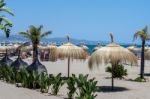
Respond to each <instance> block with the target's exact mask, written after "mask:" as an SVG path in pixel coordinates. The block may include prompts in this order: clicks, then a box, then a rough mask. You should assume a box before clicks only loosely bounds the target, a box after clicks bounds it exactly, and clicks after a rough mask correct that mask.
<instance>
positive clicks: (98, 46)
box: [93, 43, 102, 52]
mask: <svg viewBox="0 0 150 99" xmlns="http://www.w3.org/2000/svg"><path fill="white" fill-rule="evenodd" d="M101 47H102V46H101V45H100V43H97V45H96V47H94V48H93V52H95V51H96V50H98V49H100V48H101Z"/></svg>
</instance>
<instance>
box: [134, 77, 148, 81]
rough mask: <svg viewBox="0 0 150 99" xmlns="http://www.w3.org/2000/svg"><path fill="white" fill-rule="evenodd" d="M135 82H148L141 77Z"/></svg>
mask: <svg viewBox="0 0 150 99" xmlns="http://www.w3.org/2000/svg"><path fill="white" fill-rule="evenodd" d="M133 81H136V82H146V78H143V79H141V77H137V78H136V79H134V80H133Z"/></svg>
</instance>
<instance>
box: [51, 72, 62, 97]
mask: <svg viewBox="0 0 150 99" xmlns="http://www.w3.org/2000/svg"><path fill="white" fill-rule="evenodd" d="M61 75H62V74H61V73H59V74H58V75H56V76H54V75H53V76H51V78H50V79H51V80H52V88H51V91H52V94H53V95H57V94H58V92H59V90H60V88H61V87H62V86H63V85H64V81H63V79H62V77H61Z"/></svg>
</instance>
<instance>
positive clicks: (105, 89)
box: [0, 59, 150, 99]
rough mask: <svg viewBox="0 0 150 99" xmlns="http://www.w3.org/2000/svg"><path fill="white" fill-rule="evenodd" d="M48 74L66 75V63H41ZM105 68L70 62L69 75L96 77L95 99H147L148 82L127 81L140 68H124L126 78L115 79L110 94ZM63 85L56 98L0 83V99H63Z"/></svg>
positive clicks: (109, 81)
mask: <svg viewBox="0 0 150 99" xmlns="http://www.w3.org/2000/svg"><path fill="white" fill-rule="evenodd" d="M25 61H26V62H28V63H29V64H30V63H31V60H30V59H27V60H25ZM42 63H43V64H44V65H45V66H46V68H47V70H48V73H50V74H58V73H60V72H61V73H62V74H63V76H66V75H67V61H66V60H58V61H57V62H42ZM149 64H150V61H146V66H145V73H147V76H145V77H146V78H147V79H150V76H148V74H150V67H149ZM105 67H106V66H103V65H102V66H99V68H95V69H94V70H92V71H90V70H89V69H88V65H87V60H86V61H85V62H83V61H76V60H74V61H73V62H71V69H70V70H71V73H74V74H76V75H78V74H80V73H82V74H89V77H90V78H91V77H96V80H97V81H98V84H97V86H98V87H100V89H101V91H100V90H98V91H97V92H96V93H97V95H98V96H97V97H96V99H149V97H150V94H149V91H150V80H149V81H148V82H143V83H139V82H132V81H129V79H134V78H136V77H137V76H138V73H139V70H140V66H132V67H131V66H125V68H126V69H127V70H128V76H127V77H126V78H125V79H123V80H119V79H115V87H116V88H117V90H116V91H114V92H111V91H109V88H111V87H110V86H111V80H110V78H109V77H110V74H109V73H107V72H105ZM65 87H66V85H64V86H63V87H62V88H61V89H60V92H59V95H58V96H52V95H50V94H42V93H40V91H39V90H31V89H27V88H17V87H16V86H15V85H12V84H7V83H6V82H2V81H0V99H63V98H66V97H67V89H66V88H65ZM49 93H50V92H49Z"/></svg>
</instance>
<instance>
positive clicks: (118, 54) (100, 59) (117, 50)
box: [88, 33, 137, 90]
mask: <svg viewBox="0 0 150 99" xmlns="http://www.w3.org/2000/svg"><path fill="white" fill-rule="evenodd" d="M110 36H111V41H112V42H111V43H110V44H108V45H107V46H105V47H102V48H100V49H98V50H97V51H95V52H94V53H93V54H92V55H91V57H90V59H89V61H88V64H89V68H90V69H92V68H93V66H94V65H96V64H97V66H98V65H99V64H102V63H104V64H109V63H110V64H111V66H112V90H113V89H114V87H113V86H114V79H113V78H114V76H113V68H114V66H117V65H118V64H121V63H127V62H128V63H131V64H137V58H136V56H135V55H134V54H133V53H132V52H130V51H129V50H128V49H126V48H124V47H121V46H120V45H118V44H116V43H114V41H113V36H112V34H111V33H110Z"/></svg>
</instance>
